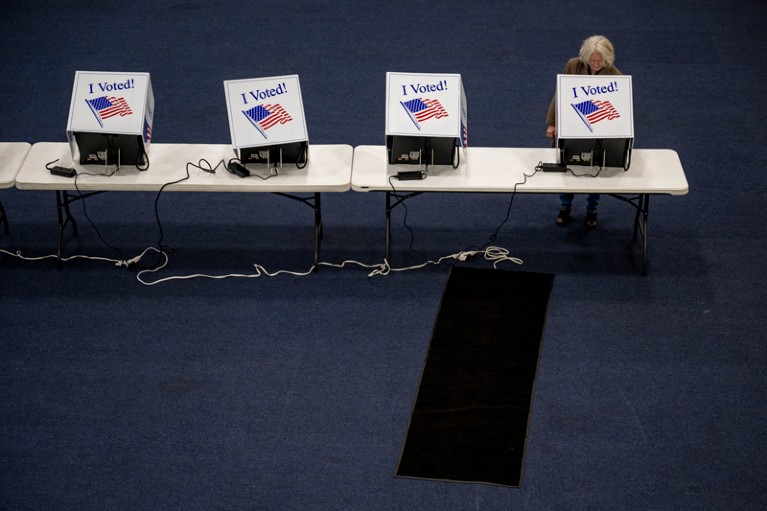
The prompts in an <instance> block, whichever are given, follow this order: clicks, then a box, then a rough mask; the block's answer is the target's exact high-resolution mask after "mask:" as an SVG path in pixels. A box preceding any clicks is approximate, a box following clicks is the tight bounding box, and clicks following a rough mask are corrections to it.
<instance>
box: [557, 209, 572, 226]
mask: <svg viewBox="0 0 767 511" xmlns="http://www.w3.org/2000/svg"><path fill="white" fill-rule="evenodd" d="M569 223H570V208H560V210H559V214H558V215H557V225H560V226H564V225H567V224H569Z"/></svg>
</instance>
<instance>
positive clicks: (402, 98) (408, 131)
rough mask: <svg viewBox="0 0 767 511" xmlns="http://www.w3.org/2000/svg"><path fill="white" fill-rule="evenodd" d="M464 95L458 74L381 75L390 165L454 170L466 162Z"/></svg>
mask: <svg viewBox="0 0 767 511" xmlns="http://www.w3.org/2000/svg"><path fill="white" fill-rule="evenodd" d="M466 121H467V115H466V93H465V92H464V90H463V82H462V80H461V75H459V74H434V73H394V72H389V73H386V151H387V157H388V163H389V164H390V165H399V164H405V165H418V166H419V167H420V168H423V169H428V168H429V167H430V166H433V165H451V166H453V167H454V168H457V167H458V165H459V163H460V161H461V158H463V159H465V158H466V151H465V149H466V147H467V145H468V138H467V122H466Z"/></svg>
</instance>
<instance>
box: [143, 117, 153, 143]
mask: <svg viewBox="0 0 767 511" xmlns="http://www.w3.org/2000/svg"><path fill="white" fill-rule="evenodd" d="M150 140H152V127H151V126H150V125H149V123H148V122H146V119H144V142H149V141H150Z"/></svg>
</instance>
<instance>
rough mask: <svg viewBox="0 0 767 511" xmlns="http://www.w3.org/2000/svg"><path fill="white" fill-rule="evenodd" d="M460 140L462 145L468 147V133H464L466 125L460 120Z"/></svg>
mask: <svg viewBox="0 0 767 511" xmlns="http://www.w3.org/2000/svg"><path fill="white" fill-rule="evenodd" d="M461 140H462V142H463V147H469V135H468V133H466V125H465V124H464V123H463V121H461Z"/></svg>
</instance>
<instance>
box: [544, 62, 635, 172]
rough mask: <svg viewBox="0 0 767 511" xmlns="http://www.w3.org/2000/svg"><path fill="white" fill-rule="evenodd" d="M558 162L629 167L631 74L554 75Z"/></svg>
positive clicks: (632, 113)
mask: <svg viewBox="0 0 767 511" xmlns="http://www.w3.org/2000/svg"><path fill="white" fill-rule="evenodd" d="M556 111H557V147H558V149H559V159H560V160H559V163H561V164H563V165H586V166H594V167H600V168H604V167H620V168H623V169H624V170H628V168H629V166H630V164H631V150H632V148H633V147H634V106H633V93H632V88H631V76H626V75H618V76H610V75H593V76H592V75H561V74H560V75H557V95H556Z"/></svg>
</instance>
